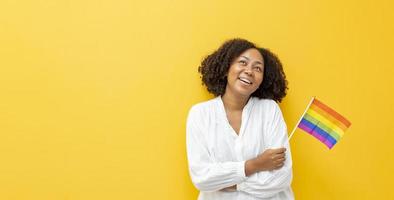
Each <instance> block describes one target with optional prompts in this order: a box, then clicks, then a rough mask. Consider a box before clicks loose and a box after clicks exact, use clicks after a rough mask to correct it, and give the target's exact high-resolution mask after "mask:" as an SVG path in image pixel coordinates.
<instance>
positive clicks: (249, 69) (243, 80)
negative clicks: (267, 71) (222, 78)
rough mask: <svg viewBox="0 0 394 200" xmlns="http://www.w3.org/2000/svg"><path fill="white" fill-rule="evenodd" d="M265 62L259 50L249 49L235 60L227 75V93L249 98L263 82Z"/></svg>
mask: <svg viewBox="0 0 394 200" xmlns="http://www.w3.org/2000/svg"><path fill="white" fill-rule="evenodd" d="M263 74H264V61H263V57H262V56H261V54H260V52H259V51H258V50H257V49H254V48H252V49H248V50H246V51H244V52H243V53H242V54H241V55H240V56H238V57H237V58H235V59H234V60H233V61H232V63H231V65H230V68H229V71H228V74H227V86H226V92H230V91H231V92H232V93H234V94H235V95H241V96H245V97H249V96H250V95H251V94H252V93H253V92H254V91H256V90H257V89H258V88H259V86H260V84H261V83H262V82H263Z"/></svg>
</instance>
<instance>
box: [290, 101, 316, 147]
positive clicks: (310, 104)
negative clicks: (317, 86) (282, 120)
mask: <svg viewBox="0 0 394 200" xmlns="http://www.w3.org/2000/svg"><path fill="white" fill-rule="evenodd" d="M314 99H315V96H313V97H312V99H311V101H310V102H309V104H308V106H307V107H306V109H305V111H304V114H302V116H301V118H300V120H298V123H297V124H296V125H295V127H294V129H293V131H292V132H291V134H290V136H289V139H288V140H287V141H290V139H291V137H292V136H293V134H294V131H295V130H296V129H297V127H298V124H299V123H300V122H301V120H302V118H303V117H304V115H305V113H306V111H308V108H309V107H310V106H311V104H312V102H313V100H314Z"/></svg>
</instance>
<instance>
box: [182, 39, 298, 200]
mask: <svg viewBox="0 0 394 200" xmlns="http://www.w3.org/2000/svg"><path fill="white" fill-rule="evenodd" d="M198 70H199V72H200V73H201V78H202V82H203V84H204V85H205V86H206V87H207V89H208V91H209V92H210V93H212V94H213V95H215V98H214V99H211V100H208V101H205V102H202V103H198V104H196V105H194V106H192V108H191V109H190V111H189V115H188V118H187V127H186V133H187V134H186V145H187V157H188V163H189V172H190V176H191V179H192V182H193V184H194V185H195V186H196V187H197V189H198V190H199V191H200V194H199V197H198V199H199V200H213V199H215V200H219V199H225V200H232V199H242V200H248V199H294V197H293V192H292V189H291V186H290V185H291V181H292V161H291V153H290V147H289V144H288V141H287V127H286V124H285V121H284V119H283V116H282V112H281V110H280V108H279V106H278V104H277V102H281V100H282V98H284V97H285V96H286V89H287V81H286V76H285V74H284V72H283V68H282V65H281V63H280V61H279V59H278V58H277V57H276V56H275V55H274V54H273V53H271V52H270V51H268V50H267V49H264V48H259V47H257V46H256V45H255V44H253V43H252V42H249V41H247V40H244V39H232V40H229V41H227V42H225V43H224V44H223V45H222V46H221V47H220V48H219V49H217V50H216V51H215V52H213V53H212V54H210V55H208V56H207V57H206V58H205V59H204V60H203V61H202V63H201V66H200V67H199V69H198Z"/></svg>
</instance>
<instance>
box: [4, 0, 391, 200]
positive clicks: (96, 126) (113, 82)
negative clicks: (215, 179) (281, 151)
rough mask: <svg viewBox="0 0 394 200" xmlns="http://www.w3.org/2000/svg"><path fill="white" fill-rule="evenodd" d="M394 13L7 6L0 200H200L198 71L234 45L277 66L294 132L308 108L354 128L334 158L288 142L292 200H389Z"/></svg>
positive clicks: (314, 5)
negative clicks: (196, 183) (189, 128)
mask: <svg viewBox="0 0 394 200" xmlns="http://www.w3.org/2000/svg"><path fill="white" fill-rule="evenodd" d="M393 6H394V3H392V2H390V1H389V0H386V1H383V0H376V1H365V0H364V1H360V0H357V1H356V0H351V1H340V0H335V1H333V0H327V1H314V0H300V1H261V0H256V1H232V2H231V1H224V0H222V1H209V0H199V1H181V0H178V1H128V0H115V1H114V0H111V1H110V0H107V1H94V0H82V1H81V0H71V1H66V0H41V1H37V0H24V1H12V0H5V1H4V0H3V1H1V2H0V57H1V58H0V162H1V164H0V199H7V200H8V199H10V200H14V199H15V200H22V199H23V200H25V199H26V200H35V199H37V200H53V199H70V200H71V199H72V200H78V199H80V200H86V199H95V200H104V199H171V200H175V199H179V200H181V199H182V200H183V199H196V196H197V191H196V189H194V187H193V185H192V184H191V181H190V179H189V176H188V172H187V162H186V155H185V132H184V130H185V120H186V119H185V118H186V114H187V111H188V109H189V108H190V106H191V105H192V104H194V103H196V102H199V101H203V100H206V99H209V98H211V96H210V95H209V94H208V93H207V92H206V91H205V89H204V88H203V87H202V86H201V84H200V79H199V75H198V73H197V66H198V65H199V62H200V61H201V59H202V58H203V56H205V55H206V54H208V53H210V52H211V51H212V50H214V49H215V48H217V47H218V46H219V45H220V44H221V43H222V42H223V41H224V40H226V39H229V38H232V37H237V36H238V37H243V38H247V39H249V40H251V41H254V42H256V43H257V44H259V45H262V46H264V47H268V48H270V49H272V50H273V51H274V52H276V53H277V54H278V55H279V57H280V58H281V60H282V62H283V64H284V67H285V72H286V73H287V76H288V80H289V82H290V84H289V87H290V90H289V92H288V96H287V97H286V98H285V100H284V102H283V103H282V104H281V107H282V110H283V113H284V116H285V119H286V121H287V124H288V127H289V132H290V131H291V129H292V127H293V126H294V125H295V123H296V122H297V120H298V118H299V116H300V115H301V114H302V112H303V110H304V108H305V106H306V104H307V103H308V102H309V99H310V97H311V96H312V95H316V96H317V97H318V98H320V99H321V100H322V101H323V102H325V103H327V104H328V105H330V106H332V107H333V108H335V109H336V110H337V111H338V112H340V113H341V114H343V115H344V116H346V117H347V118H349V120H350V121H351V122H352V123H353V125H352V127H351V128H350V129H349V130H348V132H346V133H345V136H344V137H343V139H342V140H341V141H340V142H339V143H338V144H337V145H336V146H335V147H334V148H333V149H332V150H327V149H326V147H325V146H324V145H323V144H321V143H320V142H318V141H317V140H316V139H314V138H313V137H311V136H309V135H307V134H305V133H304V132H301V131H299V130H298V131H296V133H295V135H294V137H293V139H292V141H291V144H292V150H293V160H294V181H293V188H294V192H295V195H296V198H297V199H303V200H306V199H311V200H312V199H322V200H324V199H330V200H331V199H393V198H394V192H393V190H392V187H391V186H390V185H392V183H391V182H390V181H391V180H392V179H394V173H393V172H392V169H394V161H393V155H392V154H393V149H394V147H393V146H394V145H393V140H394V136H393V133H394V128H393V127H394V126H393V125H392V113H393V112H394V105H393V104H394V103H393V102H394V96H393V95H392V91H394V83H393V75H394V73H393V72H394V70H393V68H394V60H393V58H394V50H393V46H394V37H393V35H394V23H393V20H394V14H393V12H392V10H393V8H394V7H393Z"/></svg>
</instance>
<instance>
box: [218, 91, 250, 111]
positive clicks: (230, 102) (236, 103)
mask: <svg viewBox="0 0 394 200" xmlns="http://www.w3.org/2000/svg"><path fill="white" fill-rule="evenodd" d="M248 100H249V97H248V96H240V95H235V94H234V93H232V92H229V91H226V92H225V93H224V94H223V96H222V101H223V104H224V107H225V108H226V110H233V111H240V110H242V109H243V108H244V107H245V105H246V104H247V103H248Z"/></svg>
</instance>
